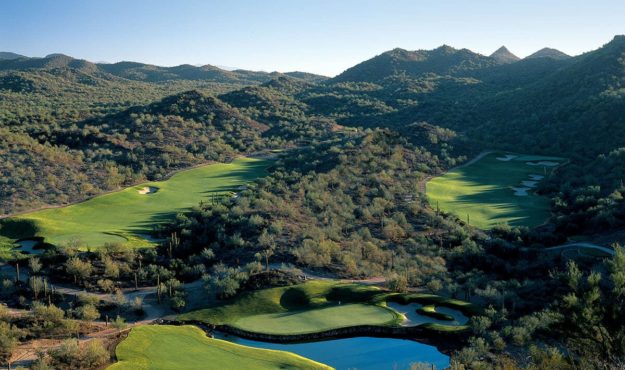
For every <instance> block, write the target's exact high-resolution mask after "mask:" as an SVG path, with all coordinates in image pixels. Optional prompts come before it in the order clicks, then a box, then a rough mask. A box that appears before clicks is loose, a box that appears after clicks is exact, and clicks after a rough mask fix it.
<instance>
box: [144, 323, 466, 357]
mask: <svg viewBox="0 0 625 370" xmlns="http://www.w3.org/2000/svg"><path fill="white" fill-rule="evenodd" d="M154 324H157V325H177V326H178V325H194V326H197V327H199V328H200V329H202V330H204V331H205V332H206V333H207V334H208V335H209V336H210V335H212V333H213V332H221V333H225V334H229V335H234V336H237V337H240V338H244V339H249V340H255V341H259V342H269V343H284V344H288V343H307V342H319V341H325V340H334V339H346V338H356V337H374V338H392V339H406V340H414V341H416V342H419V343H424V344H428V345H432V346H435V347H436V348H437V350H439V351H440V352H441V353H445V354H451V353H452V352H453V351H455V350H457V349H459V348H460V347H462V344H463V343H464V342H466V340H467V339H468V338H469V336H470V328H469V327H468V326H466V325H463V326H457V327H451V326H448V325H440V324H433V323H428V324H421V325H417V326H384V325H353V326H347V327H342V328H336V329H331V330H323V331H318V332H312V333H301V334H270V333H259V332H254V331H249V330H245V329H240V328H237V327H234V326H231V325H211V324H206V323H204V322H201V321H178V320H163V319H161V320H156V321H155V322H154ZM451 328H454V329H451Z"/></svg>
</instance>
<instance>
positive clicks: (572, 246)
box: [543, 242, 615, 256]
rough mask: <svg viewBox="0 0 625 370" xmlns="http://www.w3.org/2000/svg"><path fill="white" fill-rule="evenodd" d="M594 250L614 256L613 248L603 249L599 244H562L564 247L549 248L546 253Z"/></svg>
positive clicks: (545, 249)
mask: <svg viewBox="0 0 625 370" xmlns="http://www.w3.org/2000/svg"><path fill="white" fill-rule="evenodd" d="M579 248H581V249H594V250H598V251H601V252H604V253H607V254H609V255H610V256H614V254H615V253H614V249H612V248H608V247H603V246H601V245H597V244H593V243H587V242H573V243H567V244H562V245H558V246H555V247H549V248H544V249H543V250H544V251H558V250H563V251H564V250H568V249H579Z"/></svg>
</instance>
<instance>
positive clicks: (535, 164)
mask: <svg viewBox="0 0 625 370" xmlns="http://www.w3.org/2000/svg"><path fill="white" fill-rule="evenodd" d="M525 163H526V164H527V165H528V166H546V167H555V166H557V165H559V164H560V163H558V162H552V161H540V162H525Z"/></svg>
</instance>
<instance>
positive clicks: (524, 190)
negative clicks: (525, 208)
mask: <svg viewBox="0 0 625 370" xmlns="http://www.w3.org/2000/svg"><path fill="white" fill-rule="evenodd" d="M530 189H531V188H528V187H522V188H515V187H514V186H513V187H512V190H514V195H516V196H517V197H526V196H528V194H527V191H528V190H530Z"/></svg>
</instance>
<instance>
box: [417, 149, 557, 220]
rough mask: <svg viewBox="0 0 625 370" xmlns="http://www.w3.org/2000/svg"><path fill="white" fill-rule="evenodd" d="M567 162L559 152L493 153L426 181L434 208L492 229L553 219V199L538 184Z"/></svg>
mask: <svg viewBox="0 0 625 370" xmlns="http://www.w3.org/2000/svg"><path fill="white" fill-rule="evenodd" d="M563 161H564V159H563V158H558V157H544V156H535V155H531V156H530V155H518V154H510V153H501V152H499V153H489V154H487V155H485V156H484V157H482V158H481V159H479V160H477V161H475V162H473V163H470V164H469V165H466V166H460V167H457V168H455V169H452V170H451V171H449V172H447V173H446V174H444V175H442V176H439V177H435V178H433V179H432V180H430V181H429V182H428V183H427V184H426V195H427V197H428V200H429V202H430V206H431V207H432V208H434V209H437V208H439V209H440V210H441V211H444V212H449V213H453V214H455V215H457V216H458V217H459V218H460V219H461V220H463V221H468V222H469V224H471V225H473V226H476V227H479V228H482V229H489V228H492V227H494V226H496V225H497V224H504V223H505V224H509V225H511V226H530V227H531V226H537V225H540V224H542V223H543V222H545V221H546V220H547V218H549V199H547V198H545V197H542V196H538V195H536V194H534V188H535V186H536V184H537V183H538V182H540V180H541V179H542V177H544V176H547V175H548V174H549V173H551V171H552V170H553V169H554V168H556V166H557V165H558V164H560V163H562V162H563Z"/></svg>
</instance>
